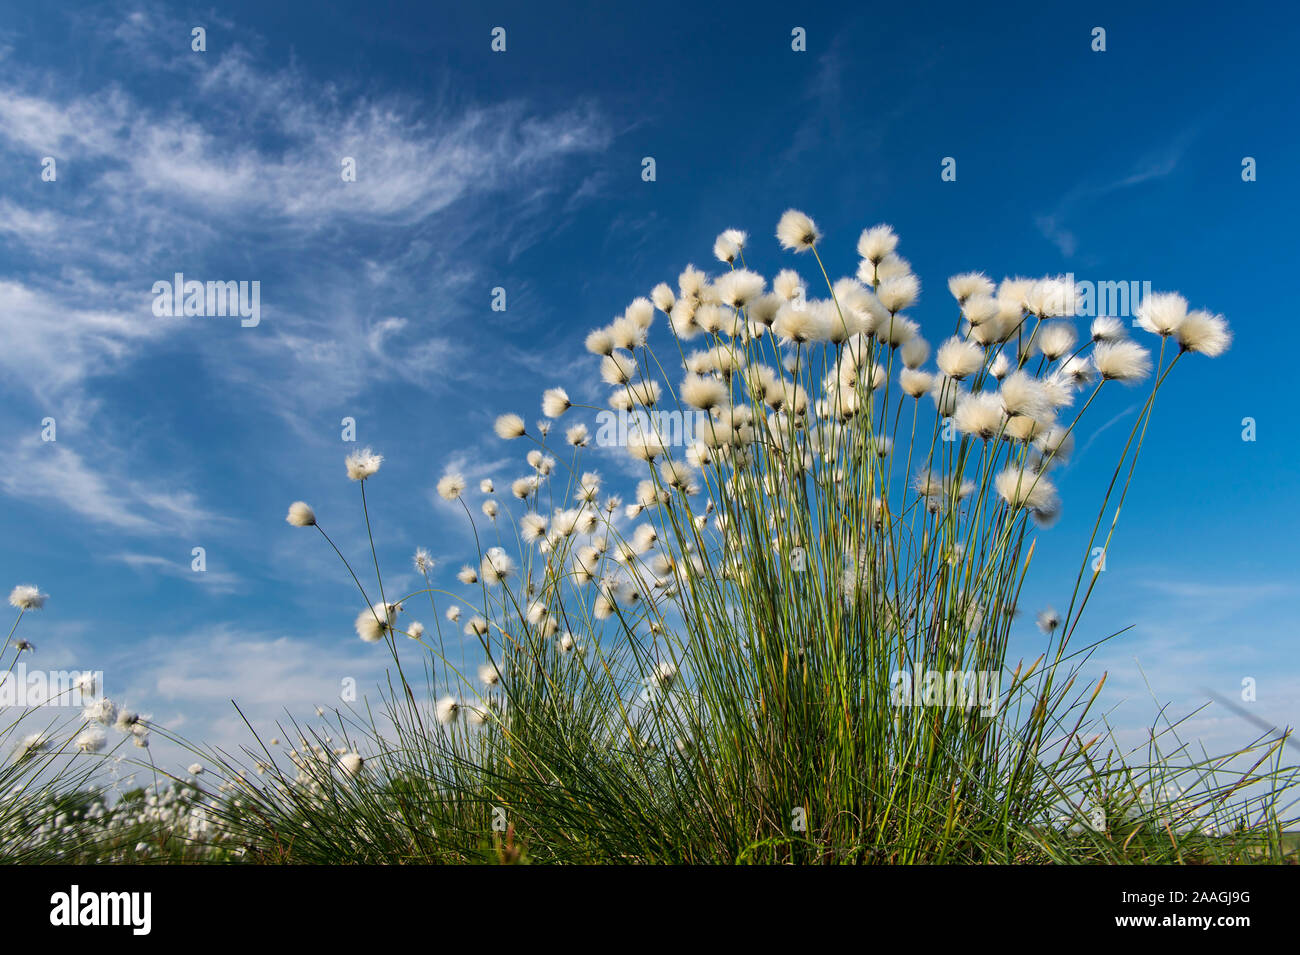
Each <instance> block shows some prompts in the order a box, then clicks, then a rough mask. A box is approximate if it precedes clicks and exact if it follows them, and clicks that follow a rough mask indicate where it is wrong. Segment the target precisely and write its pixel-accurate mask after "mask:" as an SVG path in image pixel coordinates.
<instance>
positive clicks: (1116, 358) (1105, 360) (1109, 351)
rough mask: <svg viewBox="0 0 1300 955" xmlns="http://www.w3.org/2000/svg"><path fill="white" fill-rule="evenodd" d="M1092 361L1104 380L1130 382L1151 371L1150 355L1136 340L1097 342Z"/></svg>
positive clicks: (1139, 379) (1140, 378)
mask: <svg viewBox="0 0 1300 955" xmlns="http://www.w3.org/2000/svg"><path fill="white" fill-rule="evenodd" d="M1092 363H1093V365H1095V366H1096V368H1097V373H1098V374H1099V375H1101V377H1102V378H1104V379H1105V380H1106V381H1121V382H1124V383H1126V384H1127V383H1130V382H1135V381H1141V380H1142V379H1143V378H1145V377H1146V376H1147V375H1148V374H1149V373H1150V371H1151V355H1150V354H1149V353H1148V352H1147V350H1146V349H1145V348H1143V347H1142V346H1141V345H1139V344H1138V343H1137V342H1131V341H1127V340H1125V341H1117V342H1098V343H1097V344H1096V346H1094V347H1093V350H1092Z"/></svg>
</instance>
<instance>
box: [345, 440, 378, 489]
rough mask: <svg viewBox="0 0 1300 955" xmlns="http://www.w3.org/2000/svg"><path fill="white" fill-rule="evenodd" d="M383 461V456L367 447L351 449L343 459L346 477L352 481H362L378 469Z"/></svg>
mask: <svg viewBox="0 0 1300 955" xmlns="http://www.w3.org/2000/svg"><path fill="white" fill-rule="evenodd" d="M383 463H384V456H383V455H382V454H375V453H374V452H373V451H371V450H370V449H369V448H362V449H361V450H360V451H353V452H352V453H351V454H349V455H348V456H347V460H346V461H344V464H345V465H346V466H347V471H348V478H349V479H350V480H353V481H364V480H365V479H366V478H368V477H370V476H371V475H373V474H374V473H375V472H376V471H378V470H379V466H380V465H381V464H383Z"/></svg>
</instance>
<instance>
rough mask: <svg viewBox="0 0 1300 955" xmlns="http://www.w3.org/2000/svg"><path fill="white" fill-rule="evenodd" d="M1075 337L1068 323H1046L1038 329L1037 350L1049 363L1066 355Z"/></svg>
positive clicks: (1072, 345)
mask: <svg viewBox="0 0 1300 955" xmlns="http://www.w3.org/2000/svg"><path fill="white" fill-rule="evenodd" d="M1076 340H1077V337H1076V335H1075V333H1074V328H1073V327H1072V326H1071V325H1070V324H1069V323H1068V322H1046V323H1044V324H1043V325H1042V326H1041V327H1040V328H1039V329H1038V350H1039V351H1041V352H1042V353H1043V355H1044V357H1046V358H1047V359H1048V360H1049V361H1056V359H1058V358H1060V357H1062V356H1063V355H1067V354H1069V352H1070V349H1072V348H1073V347H1074V343H1075V341H1076Z"/></svg>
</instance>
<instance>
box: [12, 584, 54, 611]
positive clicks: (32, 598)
mask: <svg viewBox="0 0 1300 955" xmlns="http://www.w3.org/2000/svg"><path fill="white" fill-rule="evenodd" d="M49 599H50V595H49V594H43V593H41V592H40V590H39V589H38V588H36V587H34V586H32V585H31V584H19V585H18V586H17V587H15V588H14V589H13V590H11V591H9V606H11V607H17V608H18V609H19V610H40V609H41V608H42V607H44V606H45V601H47V600H49Z"/></svg>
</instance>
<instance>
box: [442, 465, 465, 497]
mask: <svg viewBox="0 0 1300 955" xmlns="http://www.w3.org/2000/svg"><path fill="white" fill-rule="evenodd" d="M464 490H465V477H464V475H462V474H459V473H457V472H455V471H450V472H448V473H447V474H444V475H443V476H442V477H441V478H440V479H439V480H438V496H439V497H441V498H442V499H443V500H446V501H454V500H457V499H458V498H459V497H460V496H461V494H462V493H463V492H464Z"/></svg>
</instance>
